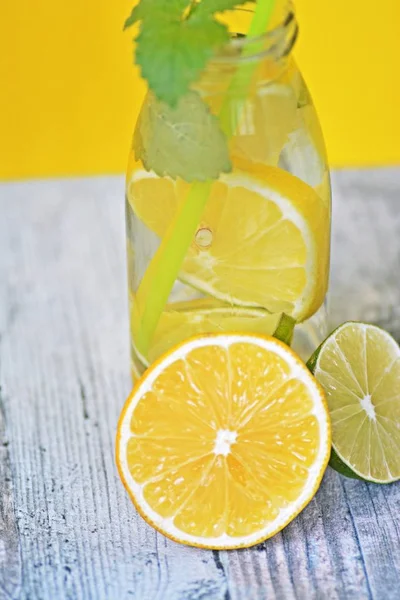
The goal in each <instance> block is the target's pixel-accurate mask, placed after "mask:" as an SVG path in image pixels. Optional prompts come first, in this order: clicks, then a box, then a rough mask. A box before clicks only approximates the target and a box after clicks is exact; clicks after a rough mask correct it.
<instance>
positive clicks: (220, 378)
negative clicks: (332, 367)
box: [116, 334, 330, 549]
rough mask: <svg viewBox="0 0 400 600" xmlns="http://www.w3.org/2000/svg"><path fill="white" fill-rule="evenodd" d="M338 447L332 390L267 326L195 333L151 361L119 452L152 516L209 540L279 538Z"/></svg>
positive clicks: (145, 512) (135, 495)
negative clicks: (263, 331)
mask: <svg viewBox="0 0 400 600" xmlns="http://www.w3.org/2000/svg"><path fill="white" fill-rule="evenodd" d="M329 455H330V424H329V417H328V412H327V407H326V402H325V398H324V394H323V391H322V389H321V388H320V386H319V384H318V383H317V382H316V380H315V379H314V377H313V376H312V375H311V373H310V372H309V371H308V369H307V368H306V366H305V365H304V363H302V362H301V360H300V359H299V358H298V357H297V356H296V354H295V353H294V352H293V351H292V350H291V349H290V348H288V347H287V346H286V345H285V344H283V343H282V342H279V341H277V340H276V339H274V338H271V337H267V336H257V335H238V334H218V335H208V336H199V337H195V338H192V339H191V340H189V341H187V342H185V343H184V344H182V345H180V346H177V347H175V348H174V349H173V350H172V351H171V352H169V353H168V354H166V355H164V356H163V357H162V358H161V359H160V360H159V361H157V362H156V363H155V364H154V365H153V366H151V367H150V368H149V369H148V370H147V371H146V373H145V374H144V375H143V377H142V378H141V379H140V380H139V382H138V383H137V385H136V387H135V388H134V390H133V392H132V393H131V395H130V397H129V398H128V400H127V402H126V404H125V407H124V409H123V411H122V414H121V417H120V420H119V424H118V432H117V444H116V459H117V464H118V469H119V473H120V475H121V478H122V481H123V483H124V485H125V487H126V489H127V490H128V492H129V494H130V496H131V498H132V500H133V502H134V504H135V505H136V507H137V509H138V510H139V512H140V513H141V515H142V516H143V517H144V518H145V519H146V521H147V522H148V523H150V524H151V525H153V526H154V527H155V528H156V529H158V530H159V531H161V532H162V533H163V534H165V535H166V536H168V537H170V538H172V539H174V540H176V541H178V542H182V543H185V544H190V545H193V546H201V547H204V548H220V549H222V548H223V549H229V548H242V547H248V546H250V545H253V544H256V543H259V542H260V541H261V540H264V539H266V538H268V537H271V536H272V535H274V534H275V533H277V532H278V531H280V530H281V529H282V528H283V527H285V525H287V524H288V523H289V522H290V521H291V520H292V519H293V518H294V517H295V516H296V515H297V514H298V513H299V512H300V511H301V510H302V509H303V508H304V507H305V506H306V505H307V504H308V502H309V501H310V500H311V498H312V497H313V496H314V494H315V492H316V491H317V489H318V487H319V484H320V482H321V479H322V476H323V473H324V471H325V467H326V465H327V463H328V460H329Z"/></svg>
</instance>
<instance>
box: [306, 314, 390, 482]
mask: <svg viewBox="0 0 400 600" xmlns="http://www.w3.org/2000/svg"><path fill="white" fill-rule="evenodd" d="M308 366H309V368H310V370H311V371H312V372H313V373H314V375H315V377H316V378H317V380H318V381H319V383H320V384H321V385H322V387H323V388H324V390H325V393H326V396H327V400H328V407H329V412H330V416H331V420H332V446H333V448H332V457H331V462H330V464H331V466H332V467H333V468H334V469H336V470H337V471H339V472H341V473H342V474H344V475H347V476H350V477H355V478H361V479H365V480H367V481H373V482H375V483H390V482H392V481H396V480H398V479H400V348H399V346H398V344H397V343H396V342H395V340H394V339H393V338H392V337H391V336H390V335H389V334H388V333H387V332H385V331H383V330H382V329H380V328H379V327H376V326H375V325H370V324H366V323H356V322H349V323H344V324H343V325H341V326H340V327H339V328H338V329H336V330H335V331H334V332H333V333H332V334H331V335H330V336H329V337H328V338H327V339H326V340H325V341H324V342H323V344H322V345H321V346H320V348H319V349H318V350H317V351H316V352H315V354H314V355H313V356H312V357H311V359H310V360H309V362H308Z"/></svg>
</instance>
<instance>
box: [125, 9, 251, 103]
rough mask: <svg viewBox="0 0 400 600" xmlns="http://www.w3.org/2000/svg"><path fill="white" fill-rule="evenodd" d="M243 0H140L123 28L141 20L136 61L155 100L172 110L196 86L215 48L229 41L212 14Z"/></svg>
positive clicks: (222, 27) (227, 34)
mask: <svg viewBox="0 0 400 600" xmlns="http://www.w3.org/2000/svg"><path fill="white" fill-rule="evenodd" d="M239 4H243V0H201V1H200V2H198V3H195V2H193V0H140V3H139V4H138V5H137V6H136V7H135V8H134V9H133V10H132V13H131V15H130V16H129V17H128V19H127V20H126V22H125V29H126V28H127V27H130V26H131V25H133V24H135V23H136V22H138V21H140V22H141V25H140V33H139V35H138V37H137V49H136V63H137V64H138V65H139V67H140V68H141V71H142V75H143V77H144V78H145V79H147V81H148V84H149V86H150V88H151V89H152V90H153V92H154V93H155V94H156V96H157V97H158V98H159V99H160V100H164V101H165V102H167V103H168V104H170V105H171V106H175V105H176V103H177V101H178V99H179V98H181V97H182V96H183V95H184V94H185V93H186V92H187V91H188V90H189V88H190V86H191V84H192V83H193V82H195V81H196V80H197V79H198V77H199V75H200V73H201V71H202V70H203V69H204V67H205V66H206V64H207V62H208V61H209V60H210V58H211V57H212V55H213V53H214V52H215V50H216V48H218V47H219V46H221V45H223V44H225V43H227V42H228V40H229V32H228V29H227V27H226V26H225V25H223V24H221V23H219V22H218V21H217V20H216V19H215V18H214V15H215V13H219V12H222V11H225V10H229V9H232V8H234V7H235V6H238V5H239Z"/></svg>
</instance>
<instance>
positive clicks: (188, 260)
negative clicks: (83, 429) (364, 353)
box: [126, 4, 331, 378]
mask: <svg viewBox="0 0 400 600" xmlns="http://www.w3.org/2000/svg"><path fill="white" fill-rule="evenodd" d="M239 13H240V9H237V10H236V11H233V12H232V15H234V18H233V22H234V23H235V20H236V21H237V22H239V23H241V26H243V28H244V29H246V27H247V23H246V19H245V18H240V19H238V18H237V16H238V15H239ZM243 15H244V12H243V13H242V15H240V16H241V17H243ZM244 16H248V11H246V15H244ZM241 33H242V32H241V31H239V30H238V27H236V31H233V33H232V40H231V42H230V44H229V45H228V46H227V47H225V48H223V49H221V50H220V51H219V52H218V53H217V54H216V55H215V57H214V58H213V59H212V60H211V61H210V62H209V64H208V65H207V67H206V69H205V70H204V72H203V73H202V75H201V77H200V79H199V81H198V82H197V83H196V84H195V85H194V86H193V87H192V89H191V90H190V92H189V93H188V94H186V96H185V97H184V98H182V99H181V100H180V101H179V103H178V105H177V106H176V107H172V108H171V107H169V106H167V105H166V104H164V103H162V102H160V101H158V100H157V99H156V98H155V97H154V95H153V94H152V93H149V94H148V95H147V97H146V99H145V101H144V104H143V106H142V110H141V113H140V116H139V119H138V122H137V125H136V130H135V134H134V140H133V145H132V151H131V155H130V159H129V166H128V171H127V178H126V220H127V251H128V280H129V299H130V323H131V341H132V346H131V347H132V373H133V376H134V378H135V377H137V376H139V375H140V374H141V373H142V372H143V371H144V370H145V369H146V368H147V367H148V366H149V365H150V364H151V363H153V361H154V360H156V359H157V358H158V357H159V356H160V355H161V354H162V353H164V352H165V351H167V350H168V349H169V348H171V347H172V346H174V345H176V344H178V343H180V342H182V341H183V340H185V339H187V338H189V337H191V336H193V335H196V334H203V333H215V332H219V333H220V332H231V331H241V332H253V333H261V334H269V335H272V334H273V333H274V331H275V330H276V328H277V327H281V328H282V326H283V328H284V329H285V328H286V335H287V336H289V337H290V329H291V327H292V325H293V324H294V320H295V322H296V324H295V327H294V338H293V346H294V348H295V349H296V350H297V351H298V352H299V353H300V355H301V356H302V357H303V358H304V359H307V358H308V357H309V355H310V354H311V352H312V351H313V350H314V349H315V347H316V346H317V345H318V344H319V343H320V342H321V341H322V340H323V339H324V338H325V336H326V334H327V330H326V319H327V313H326V302H325V297H326V292H327V287H328V278H329V249H330V201H331V198H330V196H331V194H330V179H329V170H328V165H327V159H326V153H325V146H324V141H323V137H322V134H321V129H320V125H319V121H318V118H317V115H316V112H315V109H314V106H313V103H312V100H311V97H310V94H309V92H308V90H307V87H306V85H305V83H304V80H303V78H302V76H301V74H300V71H299V69H298V67H297V65H296V63H295V60H294V58H293V56H292V49H293V46H294V43H295V40H296V37H297V33H298V27H297V22H296V19H295V15H294V12H293V10H292V6H291V4H288V5H285V10H284V11H283V14H282V16H281V19H280V22H279V23H278V24H277V25H276V26H274V27H273V28H272V29H271V30H269V31H268V32H266V33H265V34H264V35H263V36H262V37H260V38H258V39H257V40H252V39H250V40H249V39H248V38H247V37H243V36H242V35H241ZM282 315H283V316H282ZM286 315H287V316H288V317H292V319H290V318H288V317H286ZM293 319H294V320H293Z"/></svg>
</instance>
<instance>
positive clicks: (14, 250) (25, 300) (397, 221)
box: [0, 169, 400, 600]
mask: <svg viewBox="0 0 400 600" xmlns="http://www.w3.org/2000/svg"><path fill="white" fill-rule="evenodd" d="M334 201H335V209H334V243H333V270H332V278H331V314H332V324H336V323H338V322H340V321H343V320H345V319H350V318H351V319H364V320H370V321H373V322H376V323H379V324H380V325H383V326H384V327H386V328H388V329H389V330H390V331H391V332H392V333H394V334H395V336H396V337H397V339H400V308H399V307H400V169H383V170H375V171H362V172H360V171H342V172H337V173H335V174H334ZM124 242H125V240H124V215H123V180H122V178H119V177H105V178H92V179H75V180H64V181H58V180H54V181H46V182H28V183H15V184H14V183H12V184H3V185H1V186H0V384H1V390H0V599H1V600H3V598H4V599H11V598H21V599H24V600H36V599H38V600H39V599H40V600H42V599H43V600H63V599H83V600H103V599H104V600H105V599H107V600H108V599H110V600H114V599H115V600H125V599H129V598H133V599H137V600H208V599H210V600H253V599H254V600H262V599H268V600H270V599H271V600H272V599H274V598H277V599H284V600H286V599H292V598H293V599H295V598H296V599H299V600H303V599H304V600H312V599H314V598H315V599H328V600H335V599H355V600H356V599H357V600H360V599H364V598H374V599H382V600H391V599H396V600H397V599H398V598H399V597H400V483H399V484H393V485H390V486H377V485H372V484H366V483H363V482H359V481H352V480H348V479H345V478H343V477H341V476H339V475H338V474H337V473H335V472H333V471H332V470H330V469H328V471H327V473H326V475H325V478H324V481H323V483H322V486H321V488H320V490H319V492H318V494H317V496H316V497H315V498H314V500H312V502H311V503H310V505H309V506H308V507H307V508H306V509H305V510H304V511H303V513H302V514H301V515H300V516H299V517H298V518H297V519H296V520H295V521H294V522H293V523H292V524H291V525H289V526H288V527H287V528H286V529H285V530H284V531H283V532H282V533H280V534H278V535H276V536H275V537H274V538H273V539H271V540H269V541H268V542H266V543H263V544H260V545H259V546H257V547H255V548H252V549H250V550H242V551H232V552H215V551H214V552H212V551H203V550H198V549H193V548H188V547H184V546H180V545H178V544H175V543H174V542H172V541H169V540H167V539H165V538H164V537H163V536H162V535H160V534H157V533H156V532H155V531H154V530H153V529H152V528H151V527H149V526H148V525H147V524H146V523H145V522H144V521H143V520H142V519H141V517H139V516H138V514H137V513H136V511H135V510H134V508H133V506H132V505H131V503H130V501H129V499H128V497H127V494H126V493H125V491H124V489H123V487H122V485H121V483H120V481H119V478H118V475H117V471H116V468H115V464H114V435H115V429H116V422H117V418H118V414H119V412H120V409H121V406H122V404H123V401H124V398H125V396H126V395H127V393H128V392H129V388H130V381H129V353H128V322H127V302H126V296H127V293H126V280H125V262H124V261H125V255H124Z"/></svg>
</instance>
